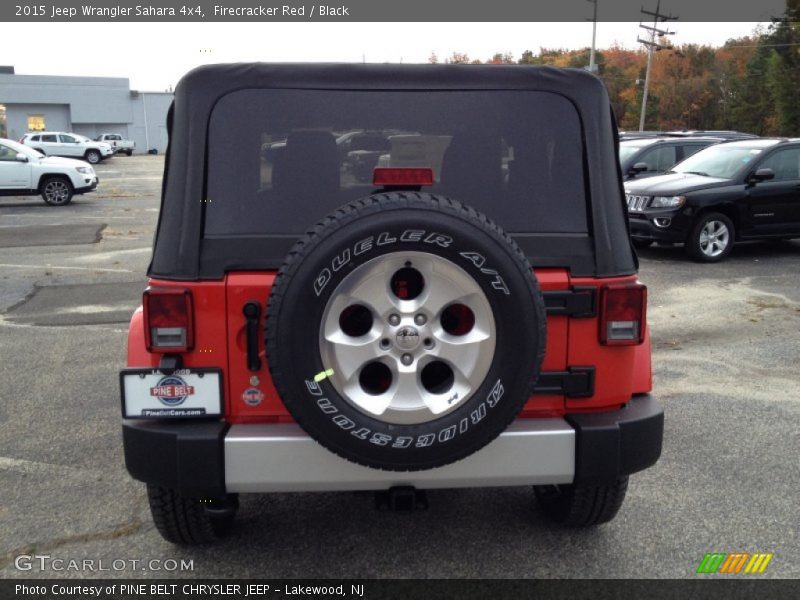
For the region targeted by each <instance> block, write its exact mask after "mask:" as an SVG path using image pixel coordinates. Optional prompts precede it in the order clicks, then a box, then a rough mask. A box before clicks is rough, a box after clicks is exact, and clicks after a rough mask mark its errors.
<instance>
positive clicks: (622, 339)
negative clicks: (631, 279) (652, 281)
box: [600, 283, 647, 346]
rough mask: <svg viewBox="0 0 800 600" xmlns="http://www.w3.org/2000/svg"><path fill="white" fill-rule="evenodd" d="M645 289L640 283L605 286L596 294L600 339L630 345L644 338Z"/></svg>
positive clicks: (617, 344)
mask: <svg viewBox="0 0 800 600" xmlns="http://www.w3.org/2000/svg"><path fill="white" fill-rule="evenodd" d="M646 308H647V288H646V287H645V286H643V285H642V284H641V283H634V284H629V285H627V284H623V285H607V286H605V287H604V288H603V289H602V291H601V294H600V342H601V343H602V344H605V345H607V346H634V345H636V344H641V343H642V342H643V341H644V330H645V326H646V322H645V312H646Z"/></svg>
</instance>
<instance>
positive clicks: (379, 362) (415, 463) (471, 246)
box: [266, 193, 546, 471]
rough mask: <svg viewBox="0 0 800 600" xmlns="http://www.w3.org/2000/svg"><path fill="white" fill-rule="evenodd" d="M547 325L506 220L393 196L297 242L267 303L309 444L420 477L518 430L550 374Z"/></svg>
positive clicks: (280, 385)
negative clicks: (544, 365)
mask: <svg viewBox="0 0 800 600" xmlns="http://www.w3.org/2000/svg"><path fill="white" fill-rule="evenodd" d="M545 325H546V321H545V311H544V302H543V299H542V295H541V292H540V290H539V286H538V283H537V281H536V278H535V276H534V274H533V271H532V269H531V266H530V264H529V263H528V261H527V260H526V258H525V256H524V255H523V254H522V252H521V251H520V250H519V248H518V247H517V245H516V244H515V243H514V242H513V241H512V240H511V238H509V237H508V236H507V235H506V234H505V233H504V232H503V231H502V230H501V229H500V228H499V227H498V226H497V225H495V224H494V223H492V222H491V221H490V220H489V219H487V218H486V217H485V216H484V215H482V214H480V213H478V212H477V211H475V210H474V209H472V208H469V207H467V206H464V205H462V204H460V203H458V202H456V201H454V200H451V199H448V198H445V197H442V196H435V195H431V194H422V193H386V194H376V195H373V196H370V197H368V198H364V199H361V200H357V201H355V202H352V203H350V204H347V205H345V206H343V207H341V208H339V209H338V210H337V211H336V212H334V213H333V214H332V215H330V216H328V217H327V218H325V219H324V220H323V221H322V222H320V223H319V224H318V225H317V226H316V227H315V228H314V229H313V230H312V231H310V232H309V233H308V234H307V235H306V236H305V237H303V238H302V239H300V240H299V241H298V242H297V243H296V244H295V246H294V248H293V249H292V250H291V252H290V253H289V255H288V257H287V258H286V262H285V263H284V265H283V266H282V268H281V269H280V271H279V273H278V276H277V278H276V280H275V283H274V285H273V288H272V293H271V296H270V298H269V306H268V309H267V320H266V351H267V357H268V361H269V367H270V372H271V374H272V378H273V381H274V383H275V386H276V388H277V390H278V393H279V394H280V396H281V399H282V400H283V402H284V404H285V405H286V408H287V409H288V411H289V412H290V413H291V414H292V416H293V417H294V418H295V420H296V421H297V422H298V424H299V425H300V426H301V427H302V428H303V429H304V430H305V431H306V432H307V433H308V434H309V435H310V436H311V437H313V438H314V439H315V440H317V441H318V442H319V443H320V444H322V445H323V446H325V447H326V448H328V449H329V450H331V451H332V452H335V453H336V454H338V455H339V456H342V457H344V458H346V459H348V460H351V461H354V462H356V463H359V464H362V465H365V466H369V467H376V468H380V469H388V470H396V471H410V470H420V469H429V468H433V467H438V466H441V465H445V464H448V463H450V462H453V461H456V460H459V459H461V458H463V457H465V456H468V455H470V454H472V453H473V452H475V451H477V450H479V449H480V448H482V447H483V446H485V445H486V444H488V443H489V442H490V441H492V440H493V439H494V438H496V437H497V436H498V435H500V433H501V432H502V431H503V430H504V429H505V428H506V427H508V425H509V424H510V423H511V421H512V420H513V419H514V418H515V417H516V415H517V414H518V413H519V411H520V410H521V409H522V406H523V405H524V404H525V402H526V400H527V399H528V397H529V395H530V393H531V390H532V387H533V384H534V383H535V381H536V378H537V376H538V374H539V369H540V366H541V362H542V357H543V355H544V348H545ZM530 460H535V457H530Z"/></svg>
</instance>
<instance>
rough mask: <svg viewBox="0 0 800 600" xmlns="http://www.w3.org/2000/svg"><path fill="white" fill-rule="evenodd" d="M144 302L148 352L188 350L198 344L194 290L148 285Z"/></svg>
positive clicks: (145, 334)
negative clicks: (193, 308) (193, 299)
mask: <svg viewBox="0 0 800 600" xmlns="http://www.w3.org/2000/svg"><path fill="white" fill-rule="evenodd" d="M142 304H143V308H144V336H145V343H146V345H147V351H148V352H160V353H166V352H187V351H189V350H191V349H192V348H193V347H194V323H193V318H192V293H191V292H190V291H189V290H184V289H169V288H148V289H147V290H145V292H144V297H143V302H142Z"/></svg>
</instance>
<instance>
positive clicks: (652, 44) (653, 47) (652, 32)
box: [636, 0, 678, 131]
mask: <svg viewBox="0 0 800 600" xmlns="http://www.w3.org/2000/svg"><path fill="white" fill-rule="evenodd" d="M660 9H661V0H658V2H657V3H656V10H655V12H652V11H649V10H645V9H644V8H643V9H642V11H641V12H642V14H643V15H648V16H651V17H653V26H652V27H649V26H648V25H642V23H641V21H640V22H639V28H640V29H644V30H645V31H647V32H649V36H650V39H649V40H643V39H642V38H640V37H639V36H638V35H637V36H636V41H637V42H640V43H642V44H644V45H645V46H647V70H646V71H645V75H644V91H643V93H642V114H641V115H640V116H639V131H644V119H645V115H646V113H647V92H648V88H649V87H650V66H651V65H652V62H653V52H654V51H657V50H662V49H664V48H668V47H669V46H667V45H662V44H660V43H659V42H656V34H659V36H660V37H666V36H668V35H672V34H673V33H675V32H674V31H668V30H666V29H658V27H657V25H658V24H659V23H664V22H666V21H675V20H677V18H678V17H673V16H672V15H662V14H661V12H660Z"/></svg>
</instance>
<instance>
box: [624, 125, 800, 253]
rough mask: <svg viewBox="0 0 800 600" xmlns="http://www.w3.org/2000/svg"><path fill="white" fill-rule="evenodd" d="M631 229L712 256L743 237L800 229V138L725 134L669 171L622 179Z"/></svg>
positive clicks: (643, 238) (639, 238)
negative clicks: (735, 138)
mask: <svg viewBox="0 0 800 600" xmlns="http://www.w3.org/2000/svg"><path fill="white" fill-rule="evenodd" d="M625 196H626V200H627V203H628V215H629V217H630V229H631V237H632V238H633V242H634V245H635V246H637V247H645V246H648V245H650V244H652V243H653V242H654V241H659V242H662V241H663V242H683V243H685V245H686V251H687V253H688V254H689V256H691V257H692V258H694V259H696V260H698V261H701V262H716V261H719V260H722V259H723V258H725V257H726V256H727V255H728V254H730V252H731V249H732V248H733V244H734V242H736V241H740V240H752V239H763V238H792V237H800V138H795V139H779V138H759V139H752V140H738V141H734V142H725V143H722V144H717V145H714V146H711V147H709V148H706V149H704V150H701V151H700V152H698V153H697V154H695V155H694V156H691V157H690V158H688V159H686V160H684V161H683V162H681V163H680V164H678V165H676V166H675V167H674V168H673V171H671V172H670V173H669V174H666V175H662V176H659V177H652V178H650V179H647V180H646V181H642V182H628V183H626V184H625Z"/></svg>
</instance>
